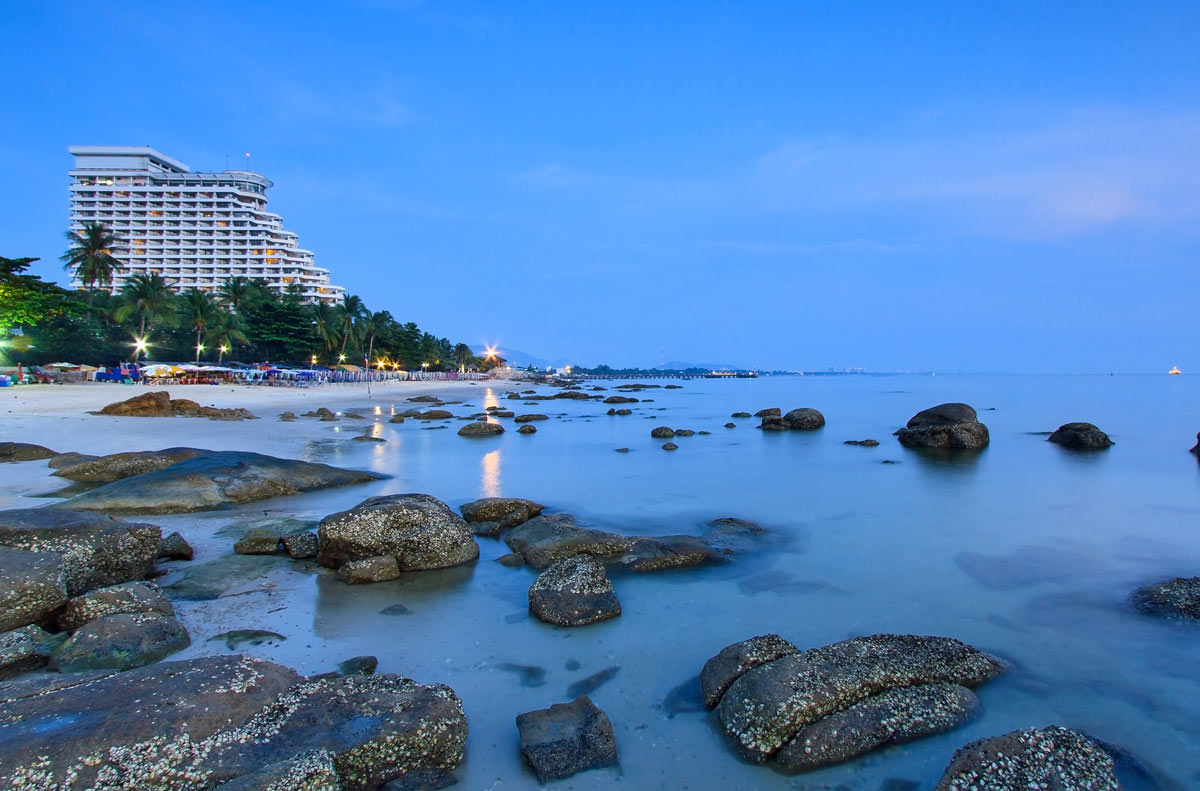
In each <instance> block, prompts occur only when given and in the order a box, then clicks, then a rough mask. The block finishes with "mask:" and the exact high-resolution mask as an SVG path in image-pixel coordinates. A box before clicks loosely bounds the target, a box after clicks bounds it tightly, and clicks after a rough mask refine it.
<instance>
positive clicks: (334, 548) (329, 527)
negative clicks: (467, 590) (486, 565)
mask: <svg viewBox="0 0 1200 791" xmlns="http://www.w3.org/2000/svg"><path fill="white" fill-rule="evenodd" d="M317 536H318V538H319V540H320V544H321V551H320V553H319V554H318V555H317V563H319V564H321V565H322V566H326V567H328V568H335V569H336V568H340V567H341V566H342V565H343V564H344V563H347V562H348V561H352V560H364V559H366V558H372V557H376V556H378V555H391V556H393V557H394V558H395V559H396V562H397V564H398V566H399V568H400V570H401V571H419V570H421V569H440V568H447V567H449V566H457V565H460V564H462V563H470V562H471V561H473V560H475V559H476V558H478V557H479V545H478V544H476V543H475V538H474V536H473V535H472V534H471V529H470V527H468V525H467V523H466V521H465V520H463V519H462V518H461V517H459V516H458V514H456V513H454V512H453V511H451V510H450V508H449V506H447V505H446V504H445V503H443V502H442V501H441V500H438V499H437V498H436V497H431V496H430V495H427V494H395V495H386V496H382V497H371V498H369V499H367V500H364V501H362V502H361V503H359V504H358V505H356V506H354V507H353V508H351V509H349V510H346V511H340V512H338V513H336V514H330V515H329V516H327V517H325V518H324V519H322V520H321V524H320V526H319V528H318V530H317Z"/></svg>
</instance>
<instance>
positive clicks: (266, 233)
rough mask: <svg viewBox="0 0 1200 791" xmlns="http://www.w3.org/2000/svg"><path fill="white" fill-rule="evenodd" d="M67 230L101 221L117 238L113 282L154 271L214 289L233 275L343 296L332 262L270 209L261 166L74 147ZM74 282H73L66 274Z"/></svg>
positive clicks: (178, 284)
mask: <svg viewBox="0 0 1200 791" xmlns="http://www.w3.org/2000/svg"><path fill="white" fill-rule="evenodd" d="M68 151H69V152H70V153H71V154H72V155H73V156H74V157H75V167H74V168H73V169H72V170H71V171H70V173H69V175H70V177H71V230H72V231H81V230H82V229H83V226H84V224H85V223H96V222H100V223H104V225H105V226H106V227H107V228H108V229H110V230H111V231H112V232H113V233H114V234H115V235H116V236H117V238H118V239H119V240H120V242H121V249H120V250H119V251H118V252H117V255H116V258H117V260H118V261H120V262H121V265H122V269H121V271H120V272H118V273H116V274H115V275H114V277H113V289H114V290H116V289H119V288H120V287H121V286H122V285H123V284H124V283H125V281H126V280H127V279H128V278H129V277H130V276H131V275H136V274H146V273H149V272H157V273H158V274H160V275H162V276H163V278H165V279H166V280H167V281H168V282H169V283H170V284H171V287H172V288H174V289H175V290H176V291H184V290H186V289H189V288H198V289H201V290H203V291H209V292H214V291H216V290H217V289H219V288H220V287H221V286H222V285H224V283H225V282H226V281H227V280H229V278H231V277H234V276H238V275H241V276H244V277H249V278H259V279H262V280H265V281H266V282H267V283H268V284H270V285H271V286H272V287H274V288H277V289H279V290H285V289H287V288H289V287H297V288H298V289H299V292H300V294H301V298H302V299H303V301H304V302H308V303H312V302H327V303H330V304H334V303H338V302H341V300H342V294H343V293H344V291H345V289H343V288H342V287H341V286H335V285H331V284H330V282H329V270H328V269H322V268H321V267H319V266H317V265H316V264H315V263H314V261H313V253H312V251H311V250H305V249H303V248H301V247H300V246H299V237H298V236H296V234H294V233H292V232H291V231H287V230H284V228H283V218H282V217H280V216H279V215H278V214H273V213H271V212H269V211H267V210H266V208H267V190H268V189H269V188H271V187H272V186H274V185H273V184H272V182H271V181H270V180H269V179H267V178H266V177H264V176H261V175H259V174H257V173H251V172H249V171H245V170H226V171H223V172H221V173H198V172H194V171H192V169H191V168H189V167H188V166H187V165H185V164H183V163H182V162H180V161H178V160H176V159H172V158H171V157H169V156H166V155H165V154H162V153H160V152H158V151H155V150H154V149H153V148H147V147H137V146H71V147H70V148H69V149H68ZM72 284H73V285H74V286H76V287H79V286H81V285H82V284H81V283H79V281H78V280H74V281H72Z"/></svg>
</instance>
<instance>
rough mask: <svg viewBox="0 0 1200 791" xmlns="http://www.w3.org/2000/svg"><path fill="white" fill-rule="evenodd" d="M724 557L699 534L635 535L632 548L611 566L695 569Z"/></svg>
mask: <svg viewBox="0 0 1200 791" xmlns="http://www.w3.org/2000/svg"><path fill="white" fill-rule="evenodd" d="M723 560H724V558H723V557H722V555H721V553H720V552H718V551H717V550H716V549H714V548H713V547H712V546H710V545H709V543H708V542H707V541H705V540H704V539H703V538H699V537H697V536H655V537H654V538H633V539H632V540H631V546H630V548H629V551H628V552H626V553H625V554H624V555H621V556H620V557H618V558H616V560H615V561H612V562H611V563H610V565H612V566H613V567H614V568H618V569H621V570H623V571H633V572H637V573H646V572H651V571H666V570H668V569H677V568H692V567H694V566H704V565H708V564H712V563H720V562H722V561H723Z"/></svg>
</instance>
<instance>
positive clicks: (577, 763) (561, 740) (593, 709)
mask: <svg viewBox="0 0 1200 791" xmlns="http://www.w3.org/2000/svg"><path fill="white" fill-rule="evenodd" d="M517 730H518V731H520V734H521V755H522V757H524V759H525V762H526V763H527V764H529V767H530V768H531V769H533V771H534V774H536V775H537V778H538V782H539V783H545V782H546V781H547V780H555V779H559V778H563V777H570V776H571V775H573V774H575V773H577V772H582V771H583V770H585V769H593V768H597V767H601V766H613V765H615V764H616V763H617V741H616V737H615V736H614V735H613V727H612V722H611V721H610V720H609V719H608V715H606V714H605V713H604V712H603V711H601V710H600V709H599V708H598V707H597V706H596V704H595V703H592V701H591V698H588V697H582V698H579V699H577V700H573V701H571V702H570V703H558V704H555V705H553V706H551V707H550V708H548V709H539V710H537V711H530V712H526V713H525V714H520V715H518V716H517Z"/></svg>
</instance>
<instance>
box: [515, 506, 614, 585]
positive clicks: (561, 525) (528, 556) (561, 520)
mask: <svg viewBox="0 0 1200 791" xmlns="http://www.w3.org/2000/svg"><path fill="white" fill-rule="evenodd" d="M504 543H506V544H508V548H509V549H511V550H512V551H513V552H515V553H517V554H518V555H520V556H521V557H522V558H524V560H525V563H526V564H527V565H528V566H530V567H532V568H533V569H535V570H537V571H542V570H544V569H547V568H549V567H550V566H552V565H554V564H555V563H557V562H558V561H560V560H563V559H565V558H569V557H574V556H575V555H582V554H588V555H594V556H595V557H598V558H602V559H608V558H617V557H620V556H621V555H624V554H625V553H626V552H628V551H629V550H630V549H631V548H632V547H633V541H632V539H630V538H628V537H627V536H622V535H618V534H616V533H608V532H605V531H603V530H592V529H590V528H586V527H580V526H578V525H577V524H575V520H574V519H573V518H571V517H570V516H569V515H567V514H553V515H548V516H547V515H543V516H538V517H534V518H533V519H530V520H529V521H527V522H525V523H524V524H522V525H519V526H517V527H515V528H513V530H512V531H511V532H510V533H509V534H508V536H507V537H505V539H504Z"/></svg>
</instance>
